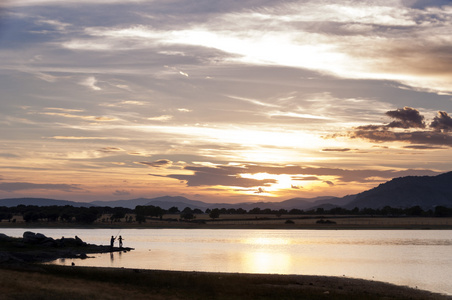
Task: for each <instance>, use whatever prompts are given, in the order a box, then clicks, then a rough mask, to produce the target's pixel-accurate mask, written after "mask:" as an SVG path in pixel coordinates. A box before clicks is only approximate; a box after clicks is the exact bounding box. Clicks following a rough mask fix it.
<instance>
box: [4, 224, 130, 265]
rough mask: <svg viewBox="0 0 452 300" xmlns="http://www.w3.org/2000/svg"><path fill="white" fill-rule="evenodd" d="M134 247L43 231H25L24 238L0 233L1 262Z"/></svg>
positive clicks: (75, 256) (44, 258)
mask: <svg viewBox="0 0 452 300" xmlns="http://www.w3.org/2000/svg"><path fill="white" fill-rule="evenodd" d="M130 250H133V248H116V247H113V248H112V247H110V246H103V245H93V244H87V243H85V242H83V241H82V240H81V239H80V238H79V237H77V236H75V238H64V237H62V238H61V239H53V238H51V237H46V236H45V235H43V234H41V233H34V232H30V231H26V232H24V234H23V236H22V238H12V237H9V236H7V235H5V234H0V264H6V263H18V262H46V261H52V260H55V259H58V258H80V259H85V258H89V256H88V255H87V254H92V253H108V252H118V251H130Z"/></svg>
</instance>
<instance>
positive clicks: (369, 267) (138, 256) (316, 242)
mask: <svg viewBox="0 0 452 300" xmlns="http://www.w3.org/2000/svg"><path fill="white" fill-rule="evenodd" d="M27 230H29V231H33V232H39V233H43V234H45V235H46V236H49V237H53V238H61V237H62V236H65V237H74V236H75V235H77V236H78V237H80V238H81V239H82V240H83V241H85V242H87V243H92V244H103V245H108V244H109V242H110V237H111V236H112V235H114V236H116V235H121V236H122V237H123V239H124V242H123V243H124V247H132V248H135V250H133V251H131V252H124V253H120V252H119V253H113V254H95V255H93V256H95V258H90V259H85V260H80V259H74V260H73V259H60V260H57V261H54V262H52V263H53V264H59V265H71V263H72V262H74V263H75V265H77V266H102V267H119V268H120V267H124V268H141V269H160V270H180V271H208V272H233V273H236V272H238V273H274V274H299V275H327V276H346V277H353V278H363V279H369V280H376V281H384V282H390V283H394V284H397V285H406V286H410V287H418V288H419V289H424V290H429V291H433V292H438V293H443V294H449V295H452V280H451V278H452V230H247V229H232V230H223V229H122V230H119V229H47V228H46V229H44V228H43V229H36V228H35V229H21V228H14V229H12V228H11V229H2V230H1V232H2V233H5V234H7V235H10V236H16V237H21V236H22V234H23V232H24V231H27ZM115 245H116V246H117V245H118V243H117V242H116V244H115Z"/></svg>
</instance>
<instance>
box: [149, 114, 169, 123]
mask: <svg viewBox="0 0 452 300" xmlns="http://www.w3.org/2000/svg"><path fill="white" fill-rule="evenodd" d="M172 118H173V116H170V115H162V116H158V117H152V118H147V119H148V120H149V121H161V122H165V121H169V120H171V119H172Z"/></svg>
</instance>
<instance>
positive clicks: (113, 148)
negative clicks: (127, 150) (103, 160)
mask: <svg viewBox="0 0 452 300" xmlns="http://www.w3.org/2000/svg"><path fill="white" fill-rule="evenodd" d="M97 151H99V152H104V153H113V152H118V151H124V150H123V149H121V148H117V147H104V148H101V149H98V150H97Z"/></svg>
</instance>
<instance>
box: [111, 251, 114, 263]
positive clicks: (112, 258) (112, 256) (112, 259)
mask: <svg viewBox="0 0 452 300" xmlns="http://www.w3.org/2000/svg"><path fill="white" fill-rule="evenodd" d="M114 261H115V256H114V254H113V252H110V262H111V263H112V264H113V262H114Z"/></svg>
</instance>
